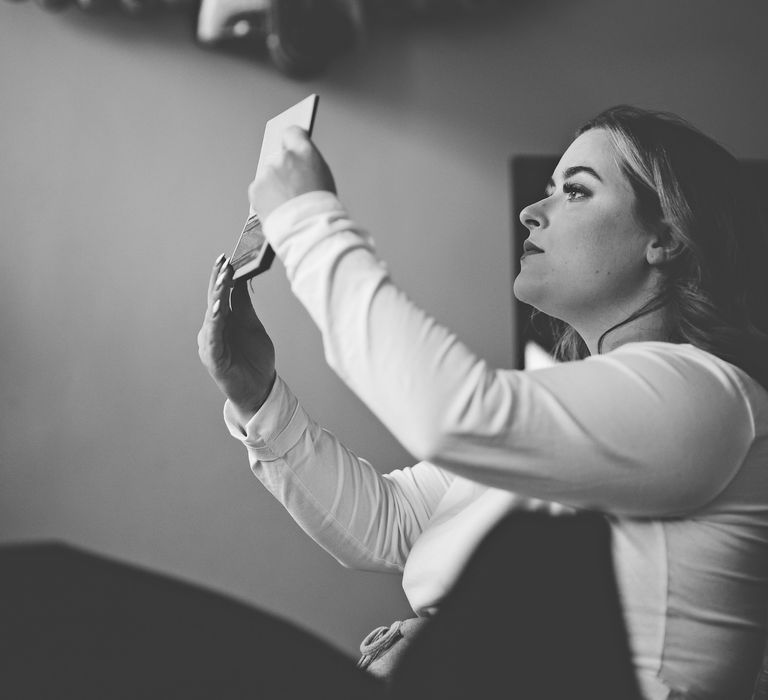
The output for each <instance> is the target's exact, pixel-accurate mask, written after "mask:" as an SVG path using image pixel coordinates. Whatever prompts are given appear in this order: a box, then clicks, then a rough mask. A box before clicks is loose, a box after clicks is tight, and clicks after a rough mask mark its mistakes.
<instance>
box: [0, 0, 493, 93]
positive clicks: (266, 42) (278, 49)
mask: <svg viewBox="0 0 768 700" xmlns="http://www.w3.org/2000/svg"><path fill="white" fill-rule="evenodd" d="M12 1H13V0H12ZM35 2H36V3H37V4H38V5H39V6H40V7H42V8H43V9H45V10H47V11H49V12H59V11H61V10H64V9H65V8H66V7H68V6H69V5H71V4H74V5H75V6H76V7H77V8H79V9H80V10H83V11H85V12H88V13H109V12H112V11H119V12H122V13H124V14H128V15H131V16H136V17H140V18H142V19H151V17H152V16H153V15H156V14H157V13H159V12H178V13H180V14H181V13H185V14H191V15H192V16H193V17H194V18H195V20H196V30H195V38H196V40H197V41H198V43H200V44H201V45H203V46H207V47H213V48H216V49H225V50H226V49H234V50H237V51H246V52H247V51H249V50H250V51H253V50H256V51H261V52H265V53H266V55H267V56H268V57H269V59H270V60H271V62H272V64H273V65H274V66H276V67H277V68H278V69H279V70H281V71H282V72H283V73H285V74H286V75H289V76H291V77H293V78H311V77H315V76H317V75H320V74H321V73H322V72H323V71H325V69H326V68H327V66H328V64H329V63H330V62H331V61H332V60H333V59H335V58H336V57H338V56H340V55H342V54H345V53H348V52H349V51H351V50H352V49H354V48H356V47H359V46H361V45H362V44H363V43H364V41H365V38H366V37H367V35H368V34H369V33H370V32H371V31H372V29H373V28H375V27H376V26H378V25H380V24H387V23H388V24H392V23H403V22H411V21H416V20H419V21H421V20H426V19H430V18H433V17H437V16H445V15H448V14H457V13H465V12H473V11H476V10H480V9H487V8H490V7H492V6H499V5H502V4H504V2H503V0H35Z"/></svg>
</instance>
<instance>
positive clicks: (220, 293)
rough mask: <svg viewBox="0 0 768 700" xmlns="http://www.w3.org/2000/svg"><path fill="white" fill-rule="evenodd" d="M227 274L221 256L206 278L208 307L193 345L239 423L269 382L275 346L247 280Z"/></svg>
mask: <svg viewBox="0 0 768 700" xmlns="http://www.w3.org/2000/svg"><path fill="white" fill-rule="evenodd" d="M233 274H234V270H233V269H232V266H231V265H229V264H228V261H227V260H226V259H225V258H224V256H221V257H219V258H218V259H217V260H216V262H215V263H214V266H213V270H212V271H211V277H210V280H209V281H208V308H207V309H206V312H205V318H204V319H203V325H202V328H200V332H199V333H198V334H197V347H198V353H199V355H200V360H201V361H202V363H203V365H205V368H206V369H207V370H208V373H209V374H210V375H211V377H212V378H213V381H215V382H216V384H217V385H218V387H219V389H221V390H222V392H224V395H225V396H226V397H227V398H228V399H229V400H230V402H231V404H232V406H233V408H234V409H235V411H236V412H237V414H238V418H239V419H240V422H241V424H242V425H245V424H246V423H247V422H248V420H250V418H251V417H252V416H253V414H254V413H256V411H257V410H258V409H259V408H260V407H261V405H262V404H263V403H264V401H265V400H266V398H267V396H268V395H269V392H270V390H271V389H272V385H273V384H274V381H275V376H276V375H275V347H274V345H273V344H272V340H271V339H270V337H269V336H268V335H267V331H266V330H265V329H264V326H263V325H262V323H261V321H259V318H258V316H256V312H255V311H254V310H253V306H252V304H251V299H250V296H249V295H248V287H247V283H246V282H245V281H244V280H238V281H237V282H233V281H232V276H233ZM230 291H231V293H230ZM230 304H231V306H230Z"/></svg>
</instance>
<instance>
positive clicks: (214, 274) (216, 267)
mask: <svg viewBox="0 0 768 700" xmlns="http://www.w3.org/2000/svg"><path fill="white" fill-rule="evenodd" d="M226 259H227V258H226V256H225V255H224V253H222V254H221V255H219V257H218V258H216V261H215V262H214V263H213V268H212V269H211V276H210V277H209V278H208V305H209V306H210V305H211V302H212V301H213V300H212V299H211V295H212V294H213V288H214V286H215V284H216V279H217V278H218V276H219V275H220V274H221V269H222V267H223V266H224V262H225V261H226Z"/></svg>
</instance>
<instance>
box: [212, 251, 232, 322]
mask: <svg viewBox="0 0 768 700" xmlns="http://www.w3.org/2000/svg"><path fill="white" fill-rule="evenodd" d="M234 274H235V271H234V269H233V267H232V266H231V265H230V264H229V263H228V261H227V260H226V259H225V260H224V261H223V262H222V263H221V266H220V272H219V274H218V276H217V277H216V279H215V281H214V283H213V289H212V290H211V298H210V301H209V308H210V311H211V317H212V318H214V317H219V318H224V317H225V316H226V315H227V314H228V313H229V303H228V300H229V291H230V289H232V285H233V281H232V277H233V275H234Z"/></svg>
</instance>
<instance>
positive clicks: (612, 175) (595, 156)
mask: <svg viewBox="0 0 768 700" xmlns="http://www.w3.org/2000/svg"><path fill="white" fill-rule="evenodd" d="M579 167H585V168H591V169H592V170H594V171H595V172H596V173H597V174H598V175H599V176H600V178H601V179H602V181H603V182H604V183H606V184H607V183H610V182H616V181H620V182H623V181H624V180H625V179H626V178H625V177H624V175H623V173H622V172H621V170H620V168H619V164H618V158H617V153H616V148H615V146H614V145H613V141H612V140H611V137H610V135H609V134H608V132H607V131H606V130H605V129H590V130H589V131H585V132H584V133H583V134H580V135H579V136H577V137H576V138H575V139H574V140H573V142H572V143H571V145H570V146H568V148H567V149H566V151H565V153H563V155H562V157H561V158H560V162H559V163H558V164H557V168H556V169H555V172H554V177H555V178H556V179H557V178H562V177H563V173H564V172H565V171H566V170H569V169H571V168H579Z"/></svg>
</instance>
